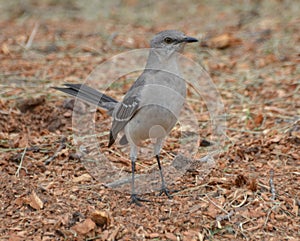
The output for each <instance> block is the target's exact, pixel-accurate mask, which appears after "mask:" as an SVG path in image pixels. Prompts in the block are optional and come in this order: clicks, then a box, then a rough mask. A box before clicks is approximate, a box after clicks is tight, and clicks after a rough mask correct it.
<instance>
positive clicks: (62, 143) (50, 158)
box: [45, 136, 67, 165]
mask: <svg viewBox="0 0 300 241" xmlns="http://www.w3.org/2000/svg"><path fill="white" fill-rule="evenodd" d="M66 141H67V138H66V137H65V136H64V137H63V138H61V140H60V145H59V147H58V149H57V150H56V152H55V153H54V155H53V156H51V157H49V158H48V159H47V160H46V161H45V165H48V164H49V163H50V162H52V161H53V160H54V159H55V158H56V157H57V156H58V154H59V153H60V152H61V150H62V149H64V148H65V147H66V144H65V142H66Z"/></svg>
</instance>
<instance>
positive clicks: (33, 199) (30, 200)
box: [24, 191, 44, 210]
mask: <svg viewBox="0 0 300 241" xmlns="http://www.w3.org/2000/svg"><path fill="white" fill-rule="evenodd" d="M24 203H26V204H28V205H30V207H32V208H34V209H36V210H40V209H42V208H43V207H44V203H43V201H42V200H41V199H40V198H39V197H38V195H37V194H36V193H35V191H32V193H31V194H30V195H29V196H28V197H26V198H25V199H24Z"/></svg>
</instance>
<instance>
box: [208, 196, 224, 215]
mask: <svg viewBox="0 0 300 241" xmlns="http://www.w3.org/2000/svg"><path fill="white" fill-rule="evenodd" d="M205 196H206V198H207V199H208V200H209V201H210V202H211V203H212V204H213V205H214V206H216V207H217V208H219V209H220V210H222V211H223V212H224V213H226V214H227V215H228V212H227V211H226V210H225V209H224V208H222V207H221V206H219V205H218V204H216V203H215V202H214V201H213V200H211V199H210V198H209V197H208V195H207V194H206V195H205Z"/></svg>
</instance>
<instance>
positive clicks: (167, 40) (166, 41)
mask: <svg viewBox="0 0 300 241" xmlns="http://www.w3.org/2000/svg"><path fill="white" fill-rule="evenodd" d="M164 41H165V43H166V44H171V43H173V39H171V38H169V37H166V38H165V39H164Z"/></svg>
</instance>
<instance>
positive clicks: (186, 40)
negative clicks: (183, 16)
mask: <svg viewBox="0 0 300 241" xmlns="http://www.w3.org/2000/svg"><path fill="white" fill-rule="evenodd" d="M182 42H185V43H193V42H198V39H196V38H193V37H189V36H186V37H185V38H184V39H183V40H182Z"/></svg>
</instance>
